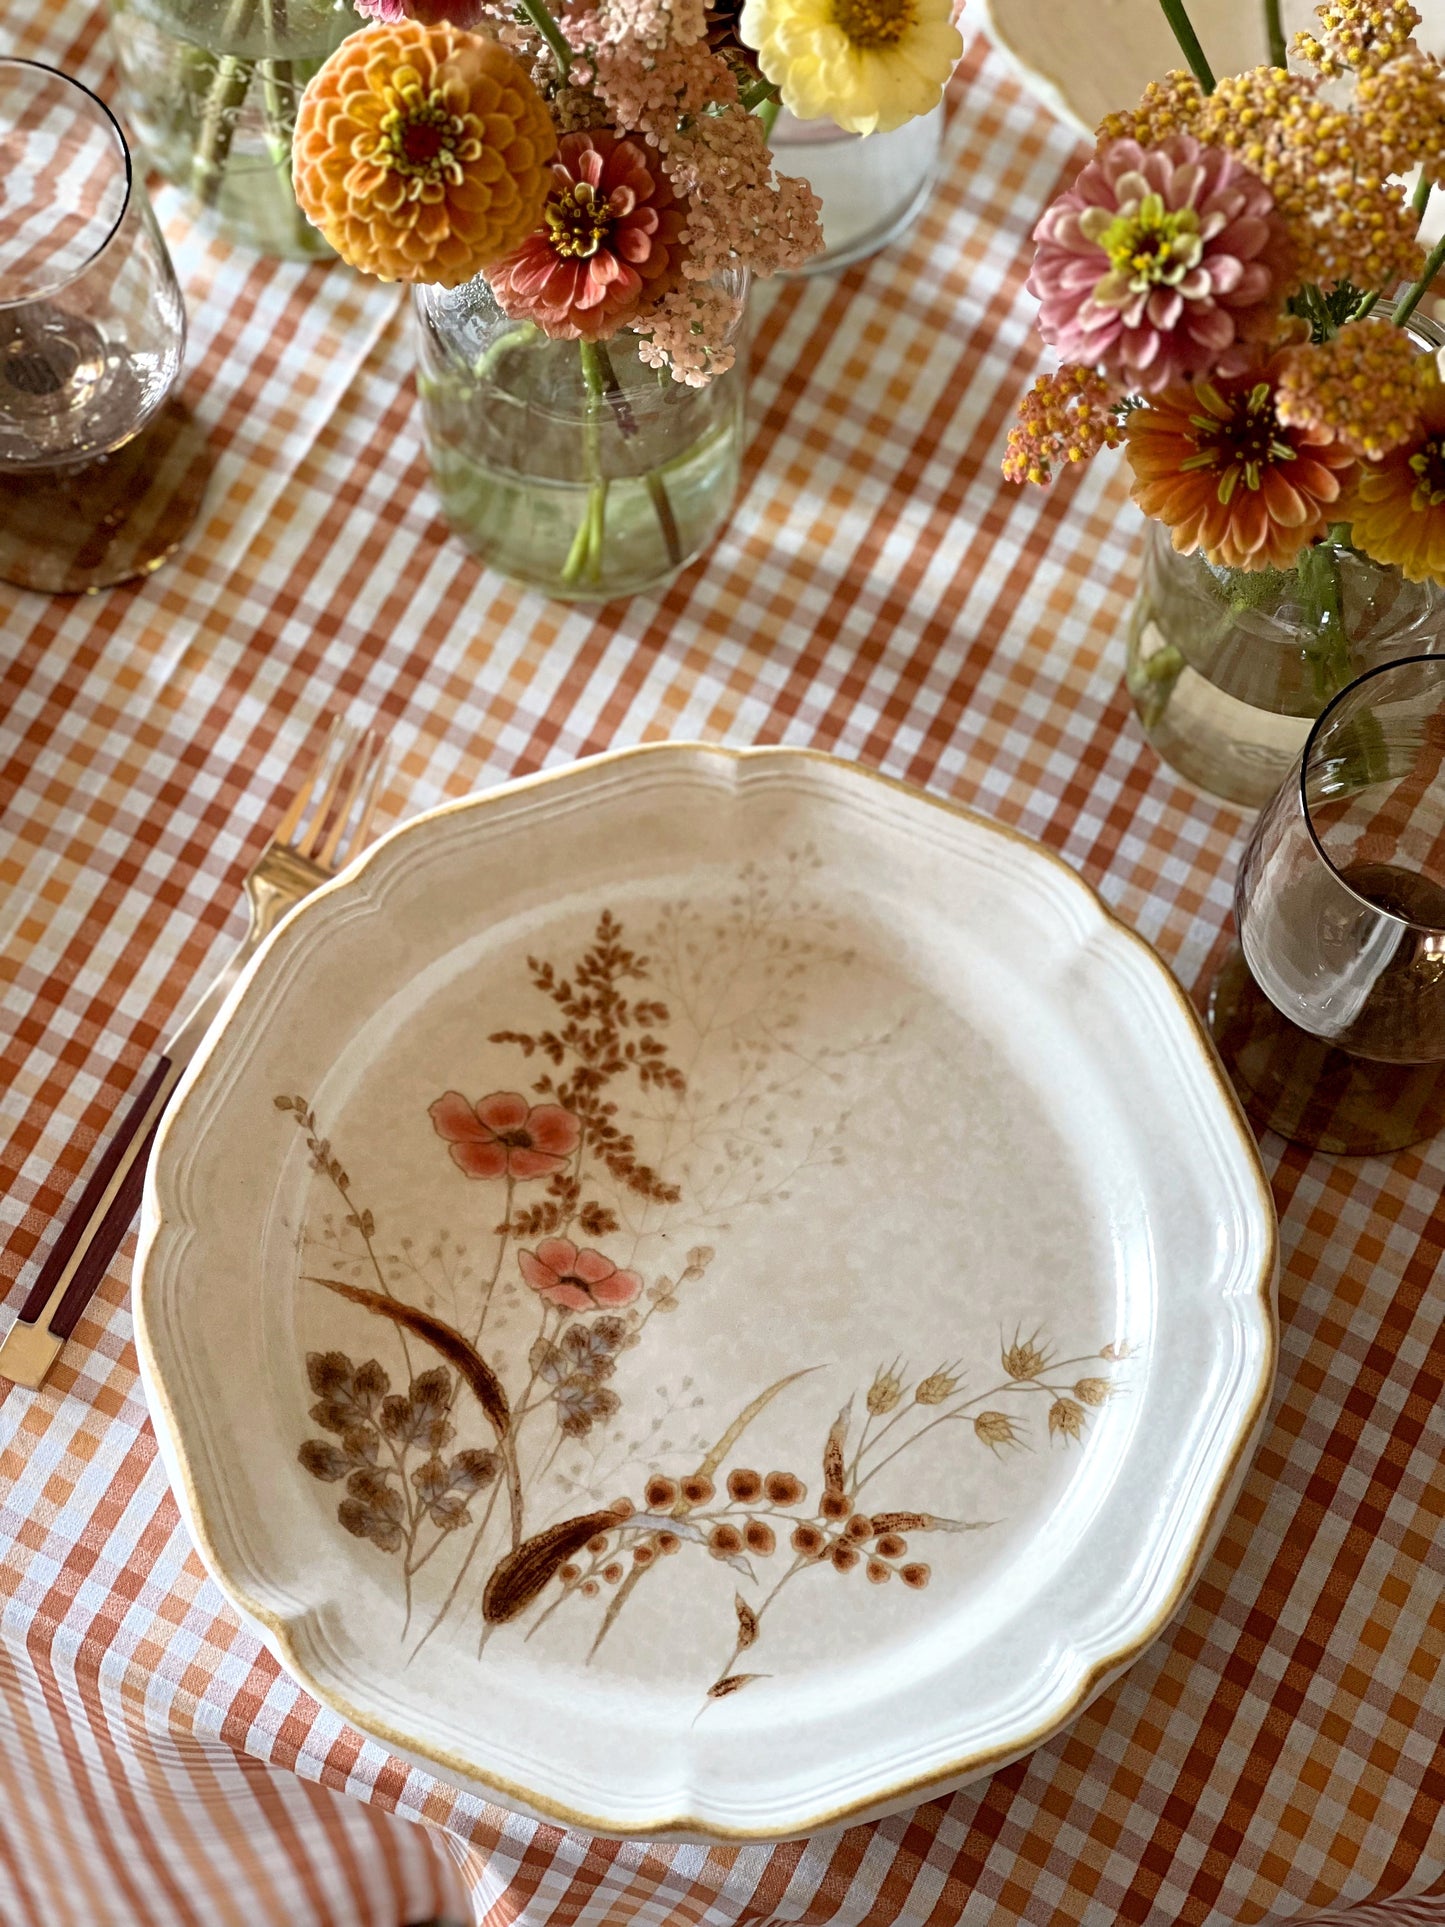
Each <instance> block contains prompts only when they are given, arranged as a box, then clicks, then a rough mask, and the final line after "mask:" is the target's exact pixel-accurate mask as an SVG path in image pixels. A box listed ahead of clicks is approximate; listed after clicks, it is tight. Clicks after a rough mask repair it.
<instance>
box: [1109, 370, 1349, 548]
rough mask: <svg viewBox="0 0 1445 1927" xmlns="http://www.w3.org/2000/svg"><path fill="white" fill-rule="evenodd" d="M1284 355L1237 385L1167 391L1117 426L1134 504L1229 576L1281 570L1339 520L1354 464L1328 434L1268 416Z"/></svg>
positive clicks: (1203, 383)
mask: <svg viewBox="0 0 1445 1927" xmlns="http://www.w3.org/2000/svg"><path fill="white" fill-rule="evenodd" d="M1281 360H1282V357H1281V356H1280V355H1275V356H1274V357H1273V358H1272V359H1271V360H1270V361H1269V362H1267V363H1266V364H1265V365H1264V367H1262V368H1257V369H1255V370H1254V371H1253V372H1252V373H1250V374H1246V375H1242V376H1240V377H1238V378H1237V379H1236V380H1234V381H1219V382H1207V381H1199V382H1195V383H1194V385H1193V386H1192V387H1190V388H1171V389H1169V390H1168V391H1167V392H1166V393H1165V394H1163V395H1160V396H1158V397H1156V398H1155V400H1154V401H1153V402H1151V403H1150V405H1149V406H1148V407H1147V408H1136V409H1134V410H1133V411H1132V413H1131V414H1130V416H1129V419H1128V422H1127V423H1126V425H1125V429H1124V443H1125V448H1126V451H1127V453H1128V457H1129V464H1130V466H1131V467H1132V469H1133V470H1134V475H1135V481H1134V488H1133V496H1134V500H1135V501H1136V502H1137V503H1138V504H1139V506H1140V508H1141V509H1143V511H1144V513H1145V514H1146V515H1152V516H1154V517H1155V518H1156V519H1157V520H1159V521H1161V522H1163V523H1164V524H1165V525H1166V527H1168V528H1170V529H1172V530H1173V531H1174V546H1175V548H1176V549H1178V550H1180V551H1181V552H1182V553H1183V554H1185V555H1188V554H1190V553H1192V551H1193V550H1195V549H1203V551H1204V553H1205V555H1206V556H1208V558H1209V560H1210V561H1211V562H1216V563H1220V564H1222V565H1223V566H1224V567H1226V568H1231V569H1287V568H1289V567H1290V566H1291V564H1292V563H1293V562H1294V559H1295V557H1296V556H1297V555H1298V554H1299V552H1300V550H1301V549H1302V548H1303V547H1304V546H1305V544H1306V543H1308V542H1313V541H1315V540H1316V539H1317V538H1318V537H1319V536H1321V535H1323V534H1324V532H1325V529H1326V527H1327V525H1328V524H1329V523H1330V522H1332V521H1338V520H1339V519H1340V518H1341V516H1342V514H1343V511H1342V510H1341V508H1340V507H1339V506H1338V504H1339V498H1340V495H1341V493H1342V491H1343V489H1344V487H1345V485H1346V484H1347V483H1348V482H1349V481H1350V480H1351V471H1352V470H1353V468H1354V465H1355V458H1354V456H1353V455H1352V454H1351V453H1350V450H1349V449H1348V448H1347V447H1346V446H1345V444H1344V443H1343V442H1340V441H1336V440H1335V439H1334V437H1333V436H1332V435H1331V434H1330V432H1329V430H1328V429H1324V428H1299V427H1293V426H1291V427H1286V426H1285V425H1284V424H1283V423H1282V422H1281V421H1280V419H1279V417H1278V415H1277V414H1276V412H1275V388H1274V384H1275V381H1276V379H1277V377H1278V374H1279V372H1280V366H1281Z"/></svg>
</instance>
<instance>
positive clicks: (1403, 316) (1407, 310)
mask: <svg viewBox="0 0 1445 1927" xmlns="http://www.w3.org/2000/svg"><path fill="white" fill-rule="evenodd" d="M1442 267H1445V235H1442V236H1441V237H1440V239H1439V240H1438V241H1437V242H1436V243H1435V245H1434V247H1433V248H1431V250H1430V254H1429V257H1428V259H1427V260H1426V262H1425V272H1424V273H1423V274H1422V275H1421V276H1420V279H1419V280H1418V281H1417V282H1416V283H1415V285H1414V287H1413V288H1411V289H1410V291H1409V293H1408V294H1407V295H1406V296H1405V298H1404V300H1403V301H1402V302H1400V303H1399V305H1398V306H1397V307H1396V309H1395V314H1394V322H1395V326H1396V327H1397V328H1403V327H1404V325H1405V323H1406V322H1407V321H1408V320H1409V319H1410V316H1411V315H1412V314H1414V312H1415V310H1416V309H1417V308H1418V307H1419V305H1420V303H1421V302H1422V301H1423V300H1424V299H1425V296H1426V295H1427V294H1428V293H1429V291H1430V283H1431V282H1432V281H1433V280H1434V279H1435V276H1436V275H1437V274H1438V273H1439V272H1440V270H1441V268H1442Z"/></svg>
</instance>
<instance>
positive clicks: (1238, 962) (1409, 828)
mask: <svg viewBox="0 0 1445 1927" xmlns="http://www.w3.org/2000/svg"><path fill="white" fill-rule="evenodd" d="M1235 915H1236V919H1237V922H1238V925H1239V939H1240V940H1239V945H1238V947H1237V949H1236V951H1235V952H1234V954H1233V955H1232V956H1231V957H1230V959H1229V960H1228V962H1227V963H1226V964H1225V967H1224V970H1223V971H1222V973H1221V975H1220V978H1219V980H1218V982H1217V983H1216V985H1215V989H1214V995H1213V998H1212V1001H1211V1009H1210V1021H1211V1025H1212V1028H1213V1031H1214V1036H1215V1041H1216V1042H1217V1043H1218V1045H1219V1047H1220V1051H1221V1053H1222V1055H1223V1056H1224V1059H1225V1062H1226V1063H1227V1065H1228V1066H1229V1069H1230V1072H1231V1075H1232V1076H1233V1078H1234V1081H1235V1085H1236V1088H1237V1089H1238V1091H1239V1094H1240V1096H1241V1098H1242V1100H1243V1102H1244V1104H1245V1108H1246V1109H1247V1110H1248V1112H1249V1114H1250V1117H1251V1119H1252V1120H1253V1122H1254V1123H1255V1124H1256V1125H1258V1126H1268V1127H1269V1128H1271V1129H1273V1130H1276V1131H1279V1132H1281V1133H1282V1134H1283V1135H1284V1136H1285V1137H1288V1138H1292V1139H1294V1140H1295V1141H1296V1142H1298V1143H1303V1144H1309V1145H1313V1146H1315V1147H1317V1148H1318V1149H1321V1150H1326V1151H1335V1152H1341V1153H1364V1152H1373V1151H1392V1150H1398V1149H1400V1148H1401V1147H1402V1146H1404V1145H1406V1144H1412V1143H1416V1142H1418V1141H1419V1140H1420V1139H1422V1138H1426V1137H1431V1136H1433V1135H1434V1133H1435V1132H1436V1131H1437V1130H1438V1129H1439V1128H1440V1126H1441V1124H1442V1122H1445V658H1442V657H1439V656H1416V657H1410V658H1407V659H1406V660H1404V661H1401V662H1396V663H1389V664H1386V665H1384V666H1383V667H1381V668H1379V669H1375V670H1372V671H1371V672H1370V673H1369V674H1368V675H1365V676H1362V677H1361V678H1360V679H1359V681H1358V682H1354V683H1351V684H1350V686H1349V687H1348V688H1347V689H1345V690H1343V691H1342V692H1341V694H1340V695H1338V696H1337V697H1336V698H1335V700H1334V701H1333V702H1332V703H1331V704H1330V706H1329V707H1328V708H1327V709H1326V710H1325V711H1324V713H1323V714H1322V715H1321V716H1320V718H1319V720H1318V721H1317V722H1316V724H1315V726H1314V728H1313V730H1312V731H1311V733H1310V736H1309V739H1308V741H1307V742H1306V744H1305V748H1304V752H1303V755H1302V757H1301V759H1300V762H1299V763H1298V765H1297V766H1296V768H1295V770H1294V771H1293V772H1292V774H1291V775H1290V777H1289V778H1288V779H1287V780H1286V782H1285V784H1284V786H1283V788H1282V789H1281V790H1280V791H1279V793H1278V795H1277V796H1276V797H1275V799H1274V801H1273V802H1272V803H1270V804H1269V806H1268V807H1267V809H1266V810H1265V812H1264V814H1263V815H1262V816H1261V817H1260V820H1259V822H1258V824H1257V825H1256V827H1255V830H1254V834H1253V835H1252V836H1251V838H1250V841H1249V846H1248V848H1247V849H1246V851H1245V854H1244V861H1243V863H1242V865H1241V868H1240V873H1239V882H1238V885H1237V888H1236V892H1235Z"/></svg>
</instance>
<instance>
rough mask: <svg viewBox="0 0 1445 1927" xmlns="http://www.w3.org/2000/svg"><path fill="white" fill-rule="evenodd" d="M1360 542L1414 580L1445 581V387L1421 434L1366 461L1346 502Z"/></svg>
mask: <svg viewBox="0 0 1445 1927" xmlns="http://www.w3.org/2000/svg"><path fill="white" fill-rule="evenodd" d="M1340 519H1341V520H1342V521H1344V520H1348V521H1349V522H1351V523H1352V524H1353V525H1354V541H1355V544H1356V546H1357V547H1358V548H1361V549H1363V550H1364V551H1365V553H1366V555H1369V556H1373V557H1374V559H1375V561H1376V562H1385V563H1394V564H1395V565H1396V566H1397V567H1398V568H1399V570H1400V573H1401V574H1402V575H1403V576H1405V577H1407V578H1408V580H1409V581H1411V582H1426V581H1435V582H1441V583H1445V386H1442V385H1441V384H1440V382H1439V381H1437V382H1436V383H1435V384H1434V387H1433V388H1432V389H1431V390H1430V392H1429V393H1428V394H1427V396H1426V398H1425V401H1424V403H1423V405H1422V407H1421V410H1420V421H1419V424H1418V426H1417V428H1416V430H1415V433H1414V434H1413V435H1412V436H1411V437H1410V439H1409V441H1407V442H1406V443H1405V444H1404V445H1403V447H1400V448H1396V449H1394V450H1392V451H1391V453H1390V454H1388V455H1387V456H1386V457H1385V459H1384V460H1383V461H1382V462H1362V463H1361V465H1360V469H1359V473H1358V474H1357V475H1356V477H1355V482H1354V486H1353V487H1352V488H1351V489H1350V491H1349V493H1348V495H1347V496H1346V498H1345V500H1344V501H1343V502H1342V503H1341V504H1340Z"/></svg>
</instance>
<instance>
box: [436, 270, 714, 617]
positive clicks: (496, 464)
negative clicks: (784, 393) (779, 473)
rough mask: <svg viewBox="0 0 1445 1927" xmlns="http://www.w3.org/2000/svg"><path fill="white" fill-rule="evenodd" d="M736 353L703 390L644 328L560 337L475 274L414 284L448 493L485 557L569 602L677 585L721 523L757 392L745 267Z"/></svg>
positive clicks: (474, 547) (442, 490)
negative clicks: (664, 357)
mask: <svg viewBox="0 0 1445 1927" xmlns="http://www.w3.org/2000/svg"><path fill="white" fill-rule="evenodd" d="M727 287H728V291H729V293H730V294H732V295H733V296H734V297H735V301H736V307H737V314H738V320H737V323H736V325H735V328H734V332H733V345H734V347H735V350H736V356H737V358H736V361H735V362H734V364H733V366H732V367H731V368H730V369H728V370H727V371H726V372H725V373H723V374H719V375H715V376H714V377H713V379H712V380H711V381H710V382H709V383H708V384H707V386H706V387H703V388H689V387H687V386H686V385H685V384H684V383H682V382H679V381H675V380H674V379H673V377H672V375H671V374H670V373H668V371H667V370H665V369H656V368H650V367H648V365H647V364H646V363H645V362H644V361H643V360H642V359H641V356H640V355H639V353H638V349H639V346H640V343H639V341H638V338H637V336H636V335H634V334H632V333H630V332H628V331H627V330H625V329H624V330H623V331H622V332H621V333H620V334H617V335H614V336H613V337H612V338H611V339H610V340H608V341H603V342H596V343H589V342H579V341H556V340H550V339H549V338H548V337H547V336H546V335H545V334H543V332H542V330H541V329H540V328H539V327H538V326H537V325H536V323H535V322H531V321H514V320H511V319H510V318H509V317H508V316H506V315H505V314H503V312H502V310H501V309H500V308H499V307H498V305H497V303H496V300H495V299H494V297H493V295H492V291H491V289H490V288H489V287H488V285H487V283H486V280H485V279H484V278H482V277H480V276H479V277H478V278H477V279H476V280H474V281H469V282H467V283H466V284H465V285H464V286H462V287H460V288H452V289H447V288H438V287H418V288H416V289H415V290H414V302H415V314H416V331H417V388H418V391H419V393H420V396H421V404H422V422H423V426H424V428H425V433H426V444H427V453H428V456H429V457H430V460H431V469H432V476H433V479H434V481H435V483H436V488H437V493H438V494H439V495H440V497H441V501H442V506H443V508H444V509H445V511H446V515H447V519H448V520H449V521H450V523H451V525H452V527H453V529H455V531H456V533H457V534H458V535H459V536H460V537H461V539H462V541H463V542H465V543H466V545H467V547H468V548H469V549H470V550H471V551H472V553H473V554H474V555H475V556H476V557H477V558H478V559H479V560H480V561H482V562H485V563H487V564H488V565H489V566H490V567H492V568H494V569H496V570H498V571H499V573H501V574H502V575H505V576H510V577H512V578H513V579H514V580H515V581H518V582H524V583H527V584H528V585H529V586H531V587H532V588H536V589H542V590H544V591H545V592H546V593H547V594H548V595H552V596H557V597H559V598H561V599H563V600H566V601H591V602H605V601H608V600H609V599H611V598H612V597H614V596H627V595H636V594H638V593H639V592H640V591H642V590H644V589H656V588H659V587H661V586H662V585H663V584H664V583H666V582H669V581H670V580H671V579H672V577H673V576H675V575H676V574H677V573H678V572H679V570H681V569H683V568H685V567H686V566H687V564H688V563H689V562H692V561H693V560H695V558H696V557H697V556H699V555H701V553H702V551H703V550H704V549H705V548H706V547H707V546H708V544H709V543H710V542H711V541H712V540H713V538H714V536H716V535H717V533H718V531H719V530H720V529H721V528H722V526H723V524H724V523H725V522H726V520H727V517H728V514H729V511H730V510H731V508H732V503H733V497H734V495H735V493H736V491H737V484H738V474H739V469H740V463H741V457H742V449H743V441H744V430H745V407H746V396H747V343H746V312H747V276H746V275H736V276H732V277H729V278H728V281H727Z"/></svg>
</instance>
